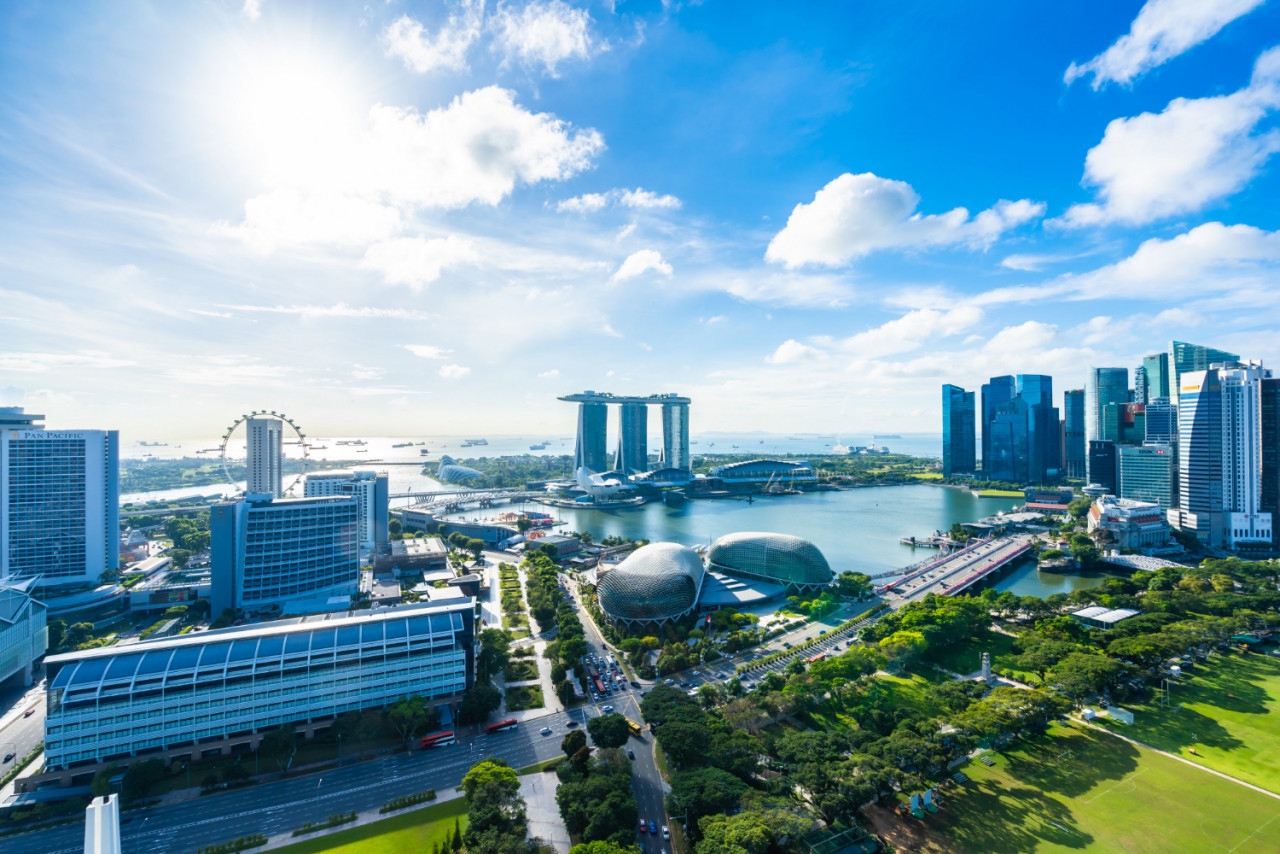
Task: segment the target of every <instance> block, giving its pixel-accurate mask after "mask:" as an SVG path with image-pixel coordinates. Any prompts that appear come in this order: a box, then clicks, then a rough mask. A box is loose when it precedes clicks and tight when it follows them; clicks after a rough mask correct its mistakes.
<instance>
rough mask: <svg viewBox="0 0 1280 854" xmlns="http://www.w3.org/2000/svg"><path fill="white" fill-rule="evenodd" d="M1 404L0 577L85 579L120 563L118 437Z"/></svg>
mask: <svg viewBox="0 0 1280 854" xmlns="http://www.w3.org/2000/svg"><path fill="white" fill-rule="evenodd" d="M43 418H44V416H42V415H34V414H29V413H26V412H24V411H23V410H22V408H21V407H5V408H0V579H4V578H9V577H14V578H30V577H38V578H39V582H38V585H39V587H41V588H68V587H79V586H83V585H86V584H92V583H94V582H96V581H97V580H98V578H99V577H100V576H101V575H102V573H103V572H106V571H107V570H114V569H116V567H117V565H118V564H119V545H118V543H119V536H120V525H119V522H120V509H119V508H120V436H119V434H118V433H117V432H116V431H114V430H48V429H45V427H44V426H43V424H42V419H43Z"/></svg>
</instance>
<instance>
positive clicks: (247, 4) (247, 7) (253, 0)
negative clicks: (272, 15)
mask: <svg viewBox="0 0 1280 854" xmlns="http://www.w3.org/2000/svg"><path fill="white" fill-rule="evenodd" d="M240 11H242V12H243V13H244V16H245V17H246V18H248V19H249V20H250V21H256V20H258V18H260V17H261V16H262V0H244V6H243V7H242V8H241V10H240Z"/></svg>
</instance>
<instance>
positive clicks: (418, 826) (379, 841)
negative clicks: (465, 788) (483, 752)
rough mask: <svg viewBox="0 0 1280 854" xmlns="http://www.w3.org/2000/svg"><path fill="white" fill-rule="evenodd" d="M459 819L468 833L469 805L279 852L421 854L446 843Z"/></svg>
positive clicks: (453, 804)
mask: <svg viewBox="0 0 1280 854" xmlns="http://www.w3.org/2000/svg"><path fill="white" fill-rule="evenodd" d="M455 818H456V819H458V820H459V821H460V822H461V824H462V832H463V833H466V832H467V802H466V801H465V800H463V799H462V798H454V799H453V800H451V801H445V802H444V803H442V804H434V805H432V806H429V807H427V808H426V809H420V810H413V811H411V812H407V813H403V814H401V815H397V816H393V817H392V818H386V819H383V820H382V821H375V822H373V823H372V824H366V825H362V826H361V827H353V828H351V829H350V830H341V831H338V832H337V833H332V834H330V835H328V836H322V837H320V838H319V839H309V840H307V841H306V842H297V843H295V844H293V845H286V846H285V847H284V848H280V849H278V850H279V851H281V852H282V854H319V852H321V851H324V852H334V854H421V852H424V851H428V852H429V851H430V850H431V845H432V844H433V843H437V842H440V843H443V842H445V840H446V838H449V837H451V836H452V835H453V821H454V819H455Z"/></svg>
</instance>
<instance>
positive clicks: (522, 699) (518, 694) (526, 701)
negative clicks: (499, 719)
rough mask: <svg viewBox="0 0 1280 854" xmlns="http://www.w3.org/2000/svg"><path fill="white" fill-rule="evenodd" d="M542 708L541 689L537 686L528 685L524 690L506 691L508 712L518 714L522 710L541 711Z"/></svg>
mask: <svg viewBox="0 0 1280 854" xmlns="http://www.w3.org/2000/svg"><path fill="white" fill-rule="evenodd" d="M542 706H543V702H542V688H540V687H539V686H537V685H530V686H528V687H525V688H508V689H507V711H508V712H519V711H523V710H524V709H541V708H542Z"/></svg>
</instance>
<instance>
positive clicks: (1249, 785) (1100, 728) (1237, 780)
mask: <svg viewBox="0 0 1280 854" xmlns="http://www.w3.org/2000/svg"><path fill="white" fill-rule="evenodd" d="M1072 720H1074V721H1076V722H1077V723H1079V724H1081V725H1082V726H1087V727H1089V728H1091V729H1096V730H1098V731H1099V732H1105V733H1107V734H1109V735H1114V736H1115V737H1116V738H1118V739H1120V740H1121V741H1127V742H1129V743H1130V744H1133V745H1136V746H1138V747H1142V748H1145V749H1147V750H1150V751H1152V752H1153V753H1160V754H1163V755H1164V756H1168V757H1169V758H1170V759H1174V760H1177V761H1178V762H1181V763H1182V764H1183V765H1190V766H1191V767H1192V768H1199V769H1200V770H1201V771H1205V772H1208V773H1210V774H1216V775H1217V776H1219V777H1221V778H1222V779H1224V780H1230V781H1231V782H1233V783H1237V784H1239V785H1241V786H1244V787H1245V788H1248V789H1253V790H1254V791H1255V792H1261V793H1262V794H1264V795H1266V796H1267V797H1271V798H1275V799H1276V800H1277V801H1280V795H1277V794H1276V793H1275V792H1272V791H1269V790H1267V789H1264V788H1262V787H1261V786H1255V785H1253V784H1252V783H1246V782H1245V781H1244V780H1241V779H1240V778H1238V777H1232V776H1231V775H1230V774H1224V773H1222V772H1221V771H1215V770H1214V769H1212V768H1208V767H1206V766H1204V765H1201V764H1200V763H1198V762H1192V761H1191V760H1190V759H1184V758H1183V757H1181V756H1179V755H1178V754H1176V753H1170V752H1169V751H1167V750H1161V749H1160V748H1158V747H1152V746H1151V745H1150V744H1147V743H1146V742H1143V741H1138V740H1137V739H1136V738H1129V736H1127V735H1121V734H1120V733H1118V732H1115V731H1113V730H1109V729H1107V728H1106V727H1104V726H1098V725H1097V724H1094V723H1089V722H1088V721H1086V720H1081V719H1080V718H1077V717H1072Z"/></svg>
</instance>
